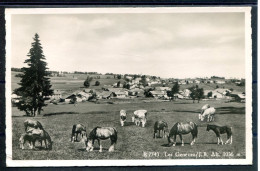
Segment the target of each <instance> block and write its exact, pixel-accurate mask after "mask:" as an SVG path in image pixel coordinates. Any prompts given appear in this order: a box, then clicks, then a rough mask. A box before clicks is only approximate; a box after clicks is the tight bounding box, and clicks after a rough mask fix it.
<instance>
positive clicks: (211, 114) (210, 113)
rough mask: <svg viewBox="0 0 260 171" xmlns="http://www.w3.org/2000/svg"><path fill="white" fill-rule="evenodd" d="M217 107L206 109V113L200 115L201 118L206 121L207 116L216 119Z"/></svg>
mask: <svg viewBox="0 0 260 171" xmlns="http://www.w3.org/2000/svg"><path fill="white" fill-rule="evenodd" d="M215 112H216V109H215V108H214V107H210V108H208V109H206V110H205V111H204V113H203V114H202V115H201V116H200V120H201V121H204V119H205V117H208V122H209V121H214V115H215Z"/></svg>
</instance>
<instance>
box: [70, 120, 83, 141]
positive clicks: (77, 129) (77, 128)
mask: <svg viewBox="0 0 260 171" xmlns="http://www.w3.org/2000/svg"><path fill="white" fill-rule="evenodd" d="M78 134H80V135H81V139H83V137H84V136H87V133H86V127H85V126H84V125H82V124H75V125H73V126H72V133H71V142H75V141H78Z"/></svg>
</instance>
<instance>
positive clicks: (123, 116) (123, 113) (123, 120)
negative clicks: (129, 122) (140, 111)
mask: <svg viewBox="0 0 260 171" xmlns="http://www.w3.org/2000/svg"><path fill="white" fill-rule="evenodd" d="M125 121H126V111H125V110H120V123H121V126H124V123H125Z"/></svg>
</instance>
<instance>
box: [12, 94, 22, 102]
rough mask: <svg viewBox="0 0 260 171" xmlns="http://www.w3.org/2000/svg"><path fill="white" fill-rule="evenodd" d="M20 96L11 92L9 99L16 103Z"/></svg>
mask: <svg viewBox="0 0 260 171" xmlns="http://www.w3.org/2000/svg"><path fill="white" fill-rule="evenodd" d="M20 98H21V96H18V95H17V94H12V95H11V101H12V102H13V103H18V102H19V99H20Z"/></svg>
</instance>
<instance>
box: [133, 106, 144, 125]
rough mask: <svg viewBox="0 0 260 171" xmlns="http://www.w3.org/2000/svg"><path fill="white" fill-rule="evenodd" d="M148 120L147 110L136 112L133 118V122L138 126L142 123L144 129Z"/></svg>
mask: <svg viewBox="0 0 260 171" xmlns="http://www.w3.org/2000/svg"><path fill="white" fill-rule="evenodd" d="M146 120H147V110H136V111H134V116H133V117H132V121H133V122H135V124H136V125H137V126H139V125H140V123H141V122H142V127H144V126H145V124H146Z"/></svg>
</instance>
